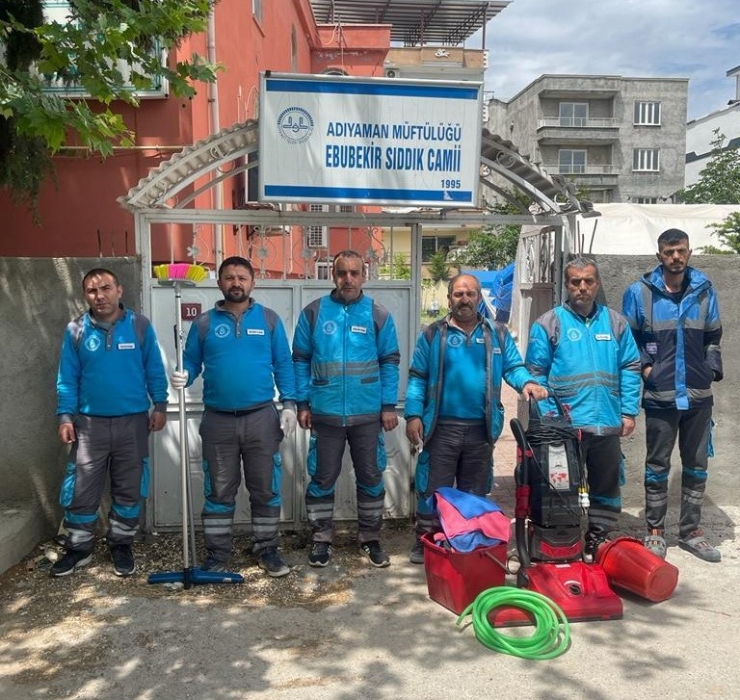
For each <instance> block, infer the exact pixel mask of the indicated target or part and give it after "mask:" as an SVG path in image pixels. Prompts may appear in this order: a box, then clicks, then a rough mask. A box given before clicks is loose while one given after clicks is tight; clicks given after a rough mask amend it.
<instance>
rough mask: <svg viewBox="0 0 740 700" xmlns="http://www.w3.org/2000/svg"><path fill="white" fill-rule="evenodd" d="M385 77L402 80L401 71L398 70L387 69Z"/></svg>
mask: <svg viewBox="0 0 740 700" xmlns="http://www.w3.org/2000/svg"><path fill="white" fill-rule="evenodd" d="M385 77H386V78H400V77H401V71H400V70H398V68H386V69H385Z"/></svg>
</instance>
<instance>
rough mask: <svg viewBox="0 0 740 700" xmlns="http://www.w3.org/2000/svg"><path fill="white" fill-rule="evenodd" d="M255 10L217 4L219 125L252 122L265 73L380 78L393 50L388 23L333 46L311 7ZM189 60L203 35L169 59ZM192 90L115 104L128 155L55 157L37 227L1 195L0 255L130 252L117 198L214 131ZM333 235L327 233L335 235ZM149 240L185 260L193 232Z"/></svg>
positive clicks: (201, 97)
mask: <svg viewBox="0 0 740 700" xmlns="http://www.w3.org/2000/svg"><path fill="white" fill-rule="evenodd" d="M262 6H263V18H262V22H258V21H257V20H256V19H255V18H254V17H252V9H251V3H249V2H245V1H244V0H221V1H220V2H219V3H218V4H217V5H216V10H215V18H216V22H215V34H216V61H217V62H218V63H220V64H222V65H223V68H224V70H222V71H221V72H220V73H219V78H218V100H219V125H218V126H219V127H220V128H222V129H223V128H227V127H229V126H232V125H234V124H236V123H240V122H243V121H245V120H247V119H251V118H255V117H257V116H258V108H259V74H260V72H261V71H264V70H272V71H278V72H286V73H287V72H298V73H321V72H323V71H326V70H329V69H333V70H344V71H345V72H346V73H348V74H350V75H363V76H372V75H382V74H383V73H382V69H383V59H384V57H385V54H386V52H387V51H388V48H389V46H390V27H388V26H387V25H377V26H367V25H362V26H356V27H352V26H350V27H344V28H343V30H342V33H341V37H342V42H341V44H340V41H339V35H338V32H337V31H336V28H335V27H333V26H326V25H322V26H321V27H317V26H316V24H315V22H314V19H313V14H312V12H311V6H310V2H309V0H270V1H269V2H263V4H262ZM192 53H199V54H200V55H202V56H205V55H206V53H207V45H206V35H205V34H199V35H193V36H191V37H189V38H187V39H185V40H184V41H183V42H182V45H181V46H180V47H179V49H178V50H177V51H176V52H175V55H174V56H173V57H172V60H178V59H181V58H182V57H186V56H190V55H191V54H192ZM197 89H198V94H197V95H196V96H195V97H194V98H192V99H190V100H189V99H183V98H177V97H174V96H172V95H171V96H169V97H166V98H162V99H156V98H155V99H145V100H142V101H141V105H140V107H139V108H138V109H133V108H131V107H129V106H127V105H117V109H118V110H120V112H121V113H122V114H123V116H124V119H125V122H126V124H127V125H129V127H130V128H131V129H133V130H134V131H135V132H136V139H135V143H136V148H135V149H130V150H118V149H117V150H116V151H115V153H114V155H113V156H111V157H109V158H108V159H106V160H101V159H100V157H98V156H94V155H91V154H89V153H87V152H85V151H81V150H75V151H66V152H65V153H64V154H62V155H59V156H57V157H56V158H55V159H54V160H55V165H56V184H55V183H54V182H52V181H51V180H50V181H48V182H47V183H46V184H45V185H44V187H43V189H42V193H41V196H40V200H39V215H40V219H41V224H40V225H36V224H35V223H34V221H33V217H32V215H31V213H30V212H29V211H28V210H27V209H26V207H25V206H18V205H16V204H14V203H13V202H12V201H11V199H10V196H9V194H8V193H7V192H6V191H0V220H2V222H3V232H4V235H3V236H0V257H56V256H80V257H97V256H99V255H100V256H103V257H107V256H113V255H124V254H130V255H133V254H135V253H136V252H137V251H136V250H135V241H134V220H133V217H132V216H131V214H129V213H128V212H127V211H125V210H124V209H122V208H121V207H120V205H119V204H118V202H117V199H118V197H121V196H123V195H125V194H126V193H127V191H128V190H129V189H130V188H131V187H133V186H135V185H136V184H137V183H138V182H139V180H140V179H141V178H143V177H146V176H147V175H148V174H149V172H150V171H151V169H153V168H156V167H157V166H158V165H159V164H160V163H162V162H163V161H165V160H168V159H169V158H170V157H171V156H172V155H173V153H175V152H177V151H178V150H180V149H182V148H184V147H185V146H188V145H191V144H192V143H194V142H196V141H199V140H200V139H203V138H205V137H207V136H208V135H209V134H210V133H212V130H211V126H212V125H211V116H210V108H209V101H208V94H209V91H208V87H207V86H206V85H198V86H197ZM214 197H215V195H214V194H213V193H212V192H210V193H208V194H205V195H202V196H201V197H200V198H199V199H198V200H196V206H197V207H201V208H213V207H214V206H215V200H214ZM223 198H224V207H227V208H230V207H231V206H232V186H231V185H229V184H228V183H227V184H226V185H225V186H224V188H223ZM162 228H166V227H162ZM335 231H336V230H335V229H333V230H332V235H333V236H334V235H338V234H339V232H336V233H335ZM155 234H156V235H155V236H154V240H153V251H152V252H153V257H154V259H155V260H169V258H170V252H171V247H172V246H173V245H174V252H175V258H176V259H186V257H185V256H186V253H185V249H186V247H187V246H188V245H190V244H191V242H192V234H193V232H192V227H190V226H180V225H175V226H172V227H169V228H168V230H166V231H162V230H157V231H156V232H155ZM340 237H341V236H340ZM292 238H295V236H293V237H292ZM299 238H300V237H299ZM172 241H174V244H173V242H172ZM337 242H339V241H337ZM290 245H291V247H292V248H295V246H296V245H297V243H296V241H295V240H291V241H290ZM332 245H333V247H334V243H333V244H332ZM236 249H237V241H236V237H235V236H226V237H225V249H224V253H225V254H226V255H228V254H231V253H233V252H235V251H236ZM281 256H282V251H279V252H278V257H281ZM296 274H300V272H297V273H296Z"/></svg>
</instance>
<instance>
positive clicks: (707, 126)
mask: <svg viewBox="0 0 740 700" xmlns="http://www.w3.org/2000/svg"><path fill="white" fill-rule="evenodd" d="M726 75H727V77H728V78H734V79H735V96H734V97H733V98H732V99H731V100H729V101H728V102H727V105H726V106H725V107H722V108H721V109H717V110H714V111H712V112H709V114H705V115H704V116H702V117H697V118H696V119H692V120H691V121H690V122H689V123H688V124H687V125H686V187H689V186H691V185H695V184H696V183H697V181H698V180H699V175H700V174H701V171H702V170H704V168H705V167H706V166H707V163H708V162H709V159H710V158H711V157H712V148H713V145H712V144H713V142H714V141H715V140H716V138H717V136H724V138H725V140H724V142H723V144H722V148H723V149H725V150H727V149H732V148H740V66H736V67H735V68H731V69H730V70H728V71H727V73H726Z"/></svg>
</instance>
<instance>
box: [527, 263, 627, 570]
mask: <svg viewBox="0 0 740 700" xmlns="http://www.w3.org/2000/svg"><path fill="white" fill-rule="evenodd" d="M565 286H566V290H567V292H568V298H567V300H566V301H565V302H564V303H563V304H562V305H561V306H558V307H556V308H554V309H551V310H550V311H547V312H546V313H544V314H543V315H542V316H540V318H538V319H537V320H536V321H535V322H534V324H533V325H532V328H531V329H530V334H529V344H528V345H527V357H526V365H527V369H528V370H529V371H530V372H531V373H532V374H533V375H535V376H537V377H540V378H541V380H542V381H543V382H545V383H546V384H547V386H548V387H549V389H550V391H551V392H553V394H555V395H556V396H557V397H558V398H559V399H560V400H561V402H562V403H563V405H564V406H565V408H566V410H567V412H568V414H569V416H570V420H571V423H572V425H573V427H574V428H578V429H580V431H581V435H582V438H581V455H582V457H583V459H584V463H585V466H586V477H587V481H588V488H589V495H590V502H591V506H590V508H589V512H588V531H587V533H586V538H585V539H586V542H585V553H586V555H587V556H588V555H590V556H591V557H593V556H594V555H595V553H596V549H597V548H598V546H599V545H600V544H601V543H602V542H603V541H604V540H605V539H606V538H607V536H608V535H609V533H610V532H612V531H613V530H614V529H615V528H616V525H617V517H618V515H619V513H620V512H621V509H622V502H621V494H620V487H619V483H620V471H621V463H622V450H621V446H620V438H622V437H627V436H629V435H631V434H632V432H633V431H634V429H635V418H636V417H637V414H638V412H639V406H640V353H639V352H638V350H637V345H636V344H635V339H634V338H633V337H632V332H631V331H630V327H629V325H628V323H627V320H626V319H625V318H624V317H623V316H622V315H621V314H620V313H618V312H616V311H614V310H613V309H610V308H608V307H606V306H603V305H602V304H597V303H596V295H597V293H598V291H599V287H600V286H601V281H600V278H599V269H598V267H597V265H596V263H595V262H594V261H593V260H591V259H589V258H575V259H574V260H571V261H570V262H569V263H568V264H567V265H566V267H565Z"/></svg>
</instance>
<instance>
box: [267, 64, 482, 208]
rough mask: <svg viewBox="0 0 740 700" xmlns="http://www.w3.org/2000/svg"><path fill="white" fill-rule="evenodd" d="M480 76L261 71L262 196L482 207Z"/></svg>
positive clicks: (282, 199)
mask: <svg viewBox="0 0 740 700" xmlns="http://www.w3.org/2000/svg"><path fill="white" fill-rule="evenodd" d="M481 90H482V86H481V84H480V83H472V82H451V81H436V80H414V81H410V80H396V79H391V78H357V77H348V76H332V75H321V76H317V75H293V74H275V73H272V74H263V75H262V84H261V98H260V144H259V150H260V161H259V188H260V199H262V200H264V201H268V202H304V203H305V202H309V203H341V204H355V203H356V204H390V205H401V204H404V205H409V204H411V205H416V206H427V207H441V206H452V207H475V206H476V205H477V191H478V176H479V175H478V173H479V167H480V138H481V129H482V122H481V109H482V105H481V94H482V92H481Z"/></svg>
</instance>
